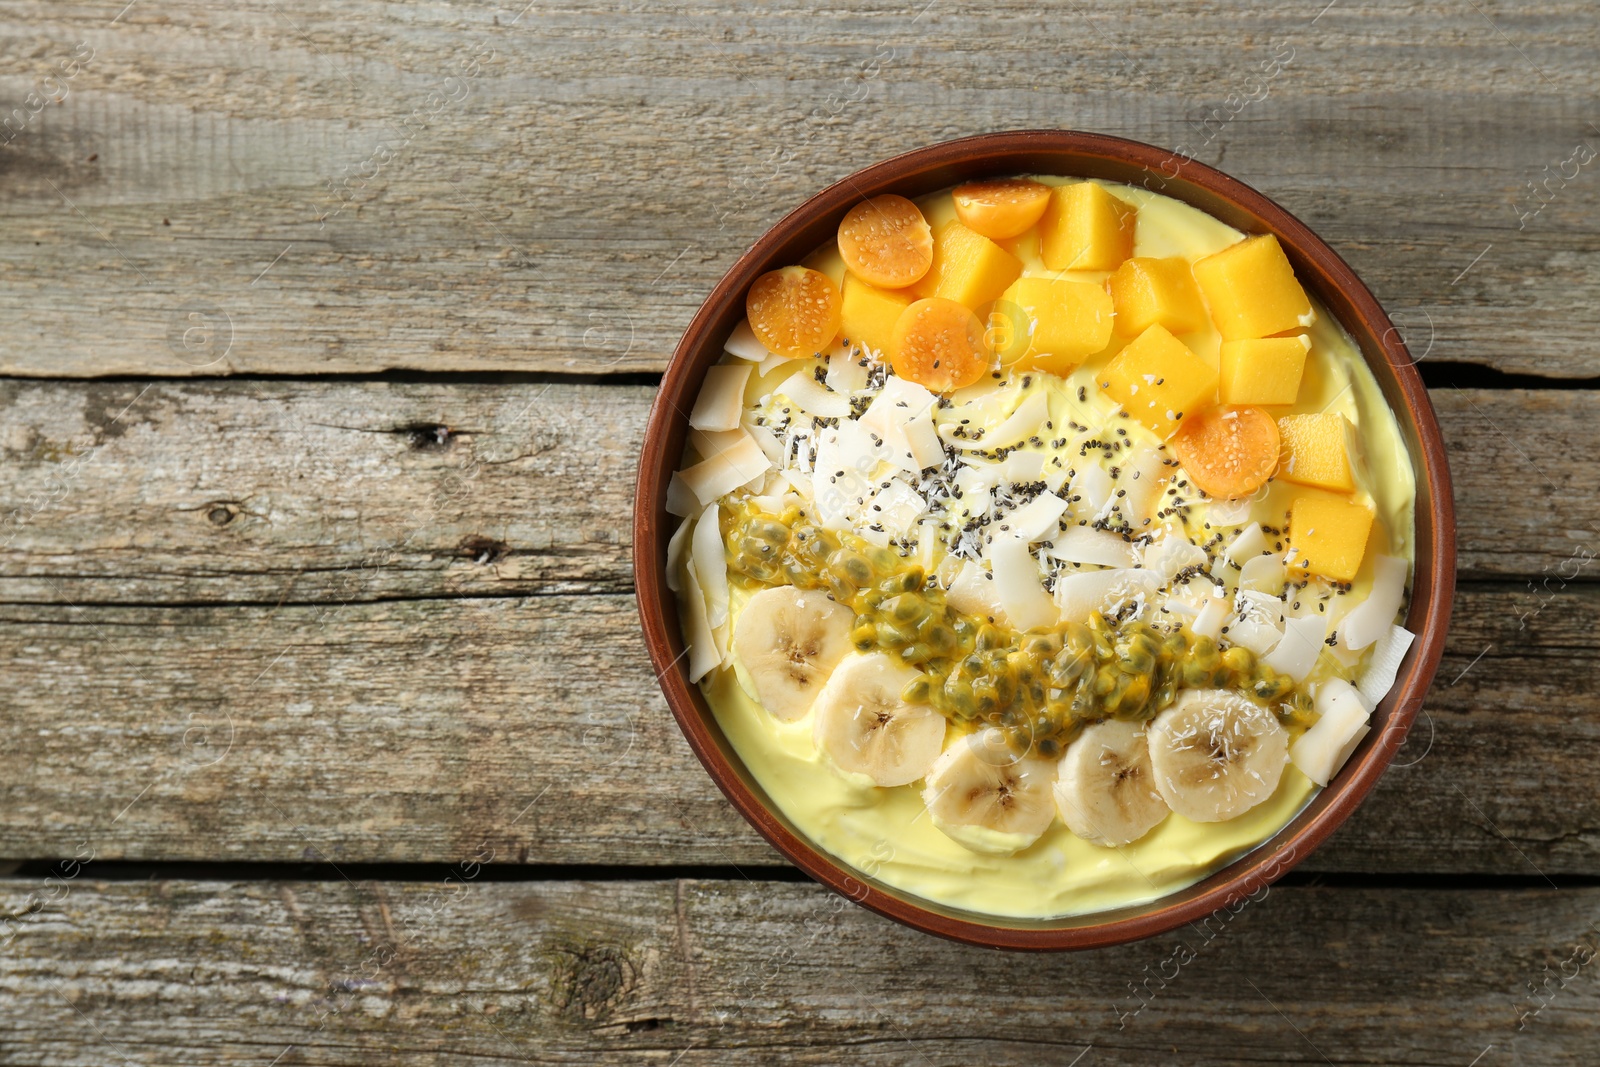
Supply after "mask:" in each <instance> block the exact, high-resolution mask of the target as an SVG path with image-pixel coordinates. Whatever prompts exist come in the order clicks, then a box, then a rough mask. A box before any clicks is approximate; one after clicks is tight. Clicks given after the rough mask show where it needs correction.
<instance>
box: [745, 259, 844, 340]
mask: <svg viewBox="0 0 1600 1067" xmlns="http://www.w3.org/2000/svg"><path fill="white" fill-rule="evenodd" d="M840 303H841V300H840V296H839V287H838V286H837V285H834V284H833V279H831V278H829V277H828V276H827V275H826V274H823V273H822V272H820V271H815V270H811V269H810V268H808V267H783V268H781V269H779V270H774V271H768V272H767V273H766V274H763V275H762V276H761V277H759V278H757V279H756V280H755V284H753V285H751V286H750V295H749V296H747V297H746V298H745V302H744V306H745V313H746V314H747V315H749V316H750V329H751V330H752V331H754V333H755V335H756V339H757V340H759V341H760V342H761V343H762V344H763V345H766V346H767V348H768V349H770V350H771V351H773V352H776V353H777V354H779V355H781V356H788V357H789V358H790V359H808V358H810V357H811V356H814V355H816V354H817V353H818V352H821V351H823V350H824V349H826V348H827V347H828V346H829V345H831V344H832V343H833V339H834V338H835V337H837V336H838V335H839V305H840Z"/></svg>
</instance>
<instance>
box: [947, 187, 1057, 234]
mask: <svg viewBox="0 0 1600 1067" xmlns="http://www.w3.org/2000/svg"><path fill="white" fill-rule="evenodd" d="M954 198H955V202H956V217H957V218H959V219H960V220H961V221H962V223H963V224H964V225H966V226H967V228H968V229H971V230H974V231H976V232H978V233H981V234H983V236H985V237H988V238H990V239H991V240H995V241H1002V240H1005V239H1006V238H1008V237H1015V236H1017V235H1018V234H1020V233H1021V232H1022V231H1023V230H1026V229H1027V228H1028V227H1029V226H1032V225H1033V224H1034V223H1036V222H1038V221H1039V216H1040V215H1043V214H1044V209H1045V208H1047V207H1049V206H1050V187H1049V186H1048V185H1045V184H1043V183H1041V182H1035V181H1029V180H1028V179H1026V178H999V179H996V180H994V181H986V182H968V183H967V184H966V185H958V186H956V189H955V193H954Z"/></svg>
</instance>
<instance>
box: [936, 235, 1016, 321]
mask: <svg viewBox="0 0 1600 1067" xmlns="http://www.w3.org/2000/svg"><path fill="white" fill-rule="evenodd" d="M1021 275H1022V260H1020V259H1018V258H1017V257H1016V256H1013V255H1012V254H1011V253H1010V252H1007V251H1006V250H1005V249H1003V248H1001V247H1000V246H999V245H997V244H995V243H994V242H993V241H991V240H989V239H988V238H987V237H985V236H983V235H982V234H980V233H977V232H976V231H974V230H969V229H968V228H967V227H965V226H963V225H962V224H961V223H959V222H951V223H948V224H947V225H946V226H945V227H944V228H943V229H941V230H940V231H939V233H938V236H936V237H935V238H934V241H933V266H932V268H930V269H929V271H928V273H927V275H926V276H925V277H924V278H923V279H922V281H920V282H918V283H917V285H916V290H915V291H916V294H917V295H918V296H921V297H933V296H937V297H942V298H943V299H945V300H954V301H955V302H956V303H958V304H965V305H966V306H967V307H969V308H972V309H973V310H974V311H976V310H977V309H978V308H979V307H981V306H983V305H984V304H987V303H988V302H989V301H991V300H993V299H995V298H996V297H998V296H999V295H1000V294H1001V293H1003V292H1005V291H1006V287H1007V286H1009V285H1010V284H1011V283H1012V282H1014V281H1016V280H1017V279H1018V278H1019V277H1021Z"/></svg>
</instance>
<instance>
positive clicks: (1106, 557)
mask: <svg viewBox="0 0 1600 1067" xmlns="http://www.w3.org/2000/svg"><path fill="white" fill-rule="evenodd" d="M1045 555H1047V556H1049V557H1050V558H1051V559H1059V560H1062V561H1064V562H1067V563H1085V564H1090V565H1092V566H1096V567H1120V568H1129V567H1132V566H1133V565H1134V563H1135V562H1136V561H1135V559H1134V551H1133V546H1132V545H1130V544H1128V542H1126V541H1124V540H1123V539H1122V538H1120V537H1118V536H1117V535H1116V534H1114V533H1108V532H1107V531H1105V530H1097V529H1095V528H1094V527H1092V526H1070V527H1068V528H1067V529H1066V530H1064V531H1062V532H1061V533H1059V534H1057V535H1056V538H1055V540H1054V541H1053V542H1051V543H1050V545H1049V547H1048V548H1046V549H1045Z"/></svg>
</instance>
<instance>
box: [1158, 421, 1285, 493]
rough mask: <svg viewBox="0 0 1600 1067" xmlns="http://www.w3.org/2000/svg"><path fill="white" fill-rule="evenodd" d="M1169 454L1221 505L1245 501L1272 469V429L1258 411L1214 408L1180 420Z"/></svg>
mask: <svg viewBox="0 0 1600 1067" xmlns="http://www.w3.org/2000/svg"><path fill="white" fill-rule="evenodd" d="M1171 447H1172V452H1173V455H1175V456H1177V457H1178V461H1179V462H1180V463H1182V464H1183V466H1184V469H1185V470H1187V471H1188V472H1189V478H1190V479H1191V480H1192V481H1193V482H1194V484H1195V485H1198V486H1199V487H1200V488H1201V489H1203V490H1205V491H1206V492H1207V493H1209V494H1211V495H1212V496H1214V497H1218V498H1220V499H1222V500H1233V499H1236V498H1238V497H1243V496H1249V495H1250V494H1251V493H1253V492H1255V491H1256V490H1257V489H1260V488H1261V487H1262V486H1263V485H1265V484H1267V479H1268V478H1271V477H1272V472H1273V471H1274V470H1276V469H1277V466H1278V424H1277V423H1276V422H1274V421H1273V419H1272V416H1271V415H1268V414H1267V413H1266V412H1265V411H1263V410H1261V409H1260V408H1252V407H1215V408H1208V409H1206V410H1204V411H1201V412H1197V413H1196V414H1194V415H1192V416H1190V417H1189V418H1187V419H1184V420H1183V425H1182V426H1180V427H1179V428H1178V432H1177V433H1175V434H1173V435H1172V441H1171Z"/></svg>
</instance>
